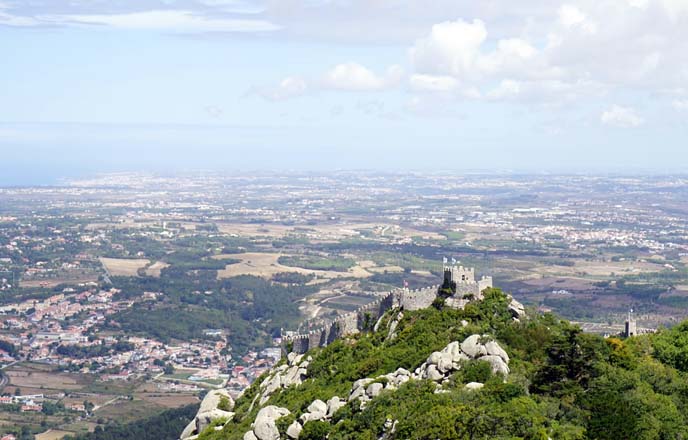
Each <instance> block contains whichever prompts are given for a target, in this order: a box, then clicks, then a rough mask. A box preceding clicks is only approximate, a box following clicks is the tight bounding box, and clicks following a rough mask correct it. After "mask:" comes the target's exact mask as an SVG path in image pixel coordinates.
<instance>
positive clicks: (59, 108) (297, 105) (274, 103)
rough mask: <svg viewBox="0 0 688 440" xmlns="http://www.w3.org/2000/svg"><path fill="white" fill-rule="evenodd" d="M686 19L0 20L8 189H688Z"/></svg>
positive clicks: (395, 8)
mask: <svg viewBox="0 0 688 440" xmlns="http://www.w3.org/2000/svg"><path fill="white" fill-rule="evenodd" d="M687 141H688V0H564V1H558V0H526V1H520V2H514V1H513V0H481V1H474V0H433V1H428V0H406V1H401V0H274V1H270V0H267V1H251V0H0V185H10V184H33V183H49V182H52V181H53V180H54V179H55V178H58V177H65V176H67V177H68V176H76V175H82V174H91V173H98V172H108V171H123V170H129V171H160V172H170V171H172V172H174V171H180V170H191V169H214V170H257V169H267V170H283V169H290V170H332V169H385V170H387V169H394V170H405V169H419V170H433V169H443V170H447V169H452V170H457V171H465V170H493V169H497V170H515V171H554V172H556V171H562V172H570V171H575V172H607V171H615V172H619V171H621V172H623V171H628V172H636V171H645V170H647V171H653V172H657V171H658V172H664V171H666V172H681V171H683V170H685V169H686V166H688V149H687V145H688V142H687Z"/></svg>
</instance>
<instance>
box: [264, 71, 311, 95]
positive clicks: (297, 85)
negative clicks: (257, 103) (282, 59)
mask: <svg viewBox="0 0 688 440" xmlns="http://www.w3.org/2000/svg"><path fill="white" fill-rule="evenodd" d="M307 90H308V83H307V82H306V80H305V79H303V78H301V77H299V76H288V77H286V78H284V79H283V80H282V81H280V83H279V84H278V85H277V86H276V87H271V88H261V89H258V90H257V92H258V94H259V95H260V96H262V97H263V98H265V99H268V100H270V101H284V100H285V99H290V98H295V97H297V96H301V95H303V94H304V93H306V91H307Z"/></svg>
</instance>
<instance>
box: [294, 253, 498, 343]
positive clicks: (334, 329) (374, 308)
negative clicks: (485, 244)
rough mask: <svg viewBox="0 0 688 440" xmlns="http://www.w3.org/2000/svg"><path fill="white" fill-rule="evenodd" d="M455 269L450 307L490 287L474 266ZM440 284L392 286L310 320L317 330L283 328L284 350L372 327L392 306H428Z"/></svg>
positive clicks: (477, 295)
mask: <svg viewBox="0 0 688 440" xmlns="http://www.w3.org/2000/svg"><path fill="white" fill-rule="evenodd" d="M457 272H458V273H456V275H460V276H461V278H458V280H457V282H456V294H455V295H454V296H452V297H450V298H448V299H447V301H446V304H447V305H448V306H450V307H457V308H462V307H463V306H464V305H465V304H466V303H467V302H468V300H466V299H463V297H464V296H467V295H473V297H474V298H476V299H479V298H481V296H482V295H481V292H482V291H483V290H484V289H486V288H488V287H492V277H482V278H481V279H480V280H479V281H475V280H474V278H473V274H474V271H473V269H464V268H463V267H461V269H460V271H457ZM463 275H465V277H464V276H463ZM469 276H470V278H469ZM454 279H456V278H454ZM439 287H440V286H439V285H436V286H430V287H425V288H421V289H415V290H409V289H397V290H393V291H391V292H389V293H387V294H386V295H385V296H383V297H380V298H378V299H376V300H375V301H373V302H371V303H368V304H366V305H364V306H362V307H360V308H358V309H357V310H355V311H353V312H349V313H346V314H344V315H341V316H339V317H338V318H336V319H334V320H329V321H328V320H318V321H315V322H312V323H311V325H312V326H315V327H316V328H317V330H311V331H309V332H307V333H300V334H295V333H291V332H284V333H283V334H282V339H283V344H284V347H285V349H286V350H287V351H289V350H291V351H293V352H295V353H305V352H307V351H308V350H310V349H312V348H316V347H325V346H327V345H329V344H331V343H332V342H333V341H334V340H336V339H337V338H341V337H343V336H347V335H352V334H356V333H359V332H361V331H367V330H370V329H372V328H373V326H374V325H375V323H376V322H377V321H378V319H380V317H382V315H384V314H385V312H387V311H388V310H391V309H394V308H400V309H404V310H420V309H425V308H427V307H430V306H431V305H432V303H433V301H435V299H436V298H437V292H438V290H439ZM288 345H291V348H290V349H287V347H288Z"/></svg>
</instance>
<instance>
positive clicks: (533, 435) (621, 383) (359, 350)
mask: <svg viewBox="0 0 688 440" xmlns="http://www.w3.org/2000/svg"><path fill="white" fill-rule="evenodd" d="M507 304H508V299H507V297H506V295H504V294H503V293H502V292H501V291H500V290H499V289H491V290H488V291H486V295H485V299H484V300H483V301H479V302H474V303H471V304H469V305H468V306H467V307H466V308H465V309H463V310H455V309H449V308H446V307H443V306H442V305H441V304H439V303H438V304H435V305H436V307H430V308H428V309H424V310H419V311H415V312H409V311H406V312H404V315H403V319H402V320H401V321H400V322H399V324H398V327H397V330H396V334H397V336H396V337H395V338H389V337H388V334H387V332H386V331H379V332H371V333H367V334H363V335H357V336H353V337H349V338H346V339H341V340H337V341H335V342H334V343H333V344H331V345H329V346H328V347H326V348H321V349H317V350H313V351H311V352H309V355H311V356H312V357H313V359H312V361H311V362H310V365H309V366H308V377H309V378H308V379H306V380H305V381H304V382H303V383H302V384H301V385H298V386H291V387H289V388H286V389H284V390H282V391H281V392H278V393H276V394H273V395H272V397H270V400H269V401H268V402H267V403H266V405H276V406H280V407H284V408H287V409H289V410H290V411H291V415H289V416H285V417H284V420H282V419H280V420H279V421H278V426H279V427H280V430H283V429H284V428H286V427H287V426H289V424H290V423H291V422H292V421H293V420H294V419H295V418H297V417H298V415H299V414H301V413H303V412H304V410H305V408H307V407H308V405H310V404H311V402H313V401H314V400H315V399H321V400H323V401H326V400H327V399H329V398H331V397H332V396H335V395H337V396H344V398H346V396H347V395H348V393H349V390H350V389H351V386H352V383H353V382H354V381H356V380H358V379H362V378H366V377H377V376H379V375H382V374H386V373H389V372H392V371H394V370H395V369H397V368H399V367H403V368H406V369H408V370H410V371H413V370H414V369H415V368H416V367H418V366H419V365H420V364H421V363H423V362H424V361H425V359H426V358H427V356H428V355H429V354H430V353H432V352H434V351H439V350H441V349H442V348H444V347H445V346H446V345H447V344H449V343H450V342H451V341H462V340H464V338H466V337H467V336H469V335H471V334H482V335H490V336H491V337H494V338H496V339H497V340H498V342H499V344H500V345H501V346H502V347H503V348H505V350H506V351H507V352H508V354H509V356H510V358H511V362H510V364H509V367H510V370H511V371H510V373H509V374H508V376H506V377H503V376H501V375H495V374H493V373H492V371H491V369H490V368H485V365H480V362H482V361H470V362H468V363H467V364H465V365H464V366H463V368H462V369H461V370H459V371H457V372H455V373H454V374H453V376H451V379H450V380H449V381H448V382H447V383H445V384H443V385H442V386H441V388H442V391H441V392H437V388H436V384H435V383H433V382H431V381H429V380H411V381H409V382H406V383H404V384H403V385H401V386H400V387H399V388H398V389H397V390H395V391H391V390H385V391H383V392H382V393H381V394H380V395H379V396H378V397H376V398H374V399H373V400H372V401H370V403H369V404H368V405H367V406H366V407H365V408H361V407H359V406H358V404H357V401H356V400H354V401H352V402H349V403H348V404H347V405H346V406H344V407H343V408H341V409H340V410H338V411H337V412H336V413H335V414H334V416H333V417H332V419H331V420H330V421H329V422H327V421H322V420H319V421H309V422H306V423H305V424H304V426H303V431H302V432H301V436H300V437H299V438H300V439H322V438H325V436H327V438H329V439H331V440H333V439H371V440H373V439H378V438H386V439H514V438H521V439H538V440H546V439H548V438H551V439H569V440H574V439H601V440H607V439H608V440H618V439H646V440H651V439H652V440H669V439H676V440H679V439H686V438H688V425H687V423H688V322H686V323H683V324H681V325H678V326H676V327H675V328H673V329H668V330H667V329H665V330H661V331H660V332H658V333H657V334H653V335H642V336H637V337H633V338H629V339H622V338H619V337H610V338H603V337H600V336H597V335H593V334H586V333H583V332H582V331H581V329H580V328H579V327H577V326H574V325H571V324H570V323H569V322H567V321H565V320H561V319H559V318H557V317H556V316H554V315H552V314H544V315H538V316H531V317H529V318H528V319H521V320H520V321H517V320H514V319H513V318H512V315H511V314H510V313H509V311H508V309H507ZM384 319H388V318H383V320H384ZM462 320H464V321H467V322H468V325H465V326H464V325H462V324H461V321H462ZM383 328H384V326H383ZM472 381H479V382H481V383H484V387H483V388H482V389H480V390H478V391H475V390H468V389H466V388H465V384H466V383H468V382H472ZM258 392H259V386H258V384H254V386H252V387H251V388H249V390H247V392H246V393H245V394H244V396H243V397H242V398H240V399H239V400H238V401H237V404H236V407H235V408H234V411H235V413H236V415H235V417H234V419H233V421H231V422H229V423H227V424H226V425H225V427H224V429H223V430H222V431H218V432H215V431H211V430H208V431H206V432H204V433H202V435H201V437H200V438H201V439H203V440H234V439H241V438H242V437H243V435H244V433H246V432H247V431H248V430H249V429H250V427H251V423H252V422H253V420H254V419H255V416H256V413H257V410H258V408H256V407H255V405H251V402H252V401H253V399H254V397H255V395H256V393H258ZM390 420H395V421H396V425H395V430H394V432H389V430H385V425H386V424H387V425H389V421H390ZM383 436H384V437H383Z"/></svg>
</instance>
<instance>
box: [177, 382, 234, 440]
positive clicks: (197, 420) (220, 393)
mask: <svg viewBox="0 0 688 440" xmlns="http://www.w3.org/2000/svg"><path fill="white" fill-rule="evenodd" d="M223 400H225V401H226V405H227V406H226V407H224V408H225V409H220V408H218V406H221V405H220V402H222V401H223ZM233 408H234V400H232V397H231V396H230V395H229V393H228V392H227V391H226V390H222V389H221V390H212V391H209V392H208V394H206V396H205V398H203V401H201V406H200V407H199V408H198V412H197V413H196V417H194V419H193V420H192V421H191V422H189V424H188V425H186V428H184V431H182V434H181V435H180V436H179V438H180V439H181V440H193V439H195V438H196V436H198V434H200V433H201V432H203V431H204V430H205V429H206V428H207V427H208V426H210V425H211V424H213V423H214V422H215V421H216V420H221V419H224V420H225V421H226V422H228V421H230V420H232V418H234V413H233V412H231V410H232V409H233ZM226 409H229V410H230V411H227V410H226Z"/></svg>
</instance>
